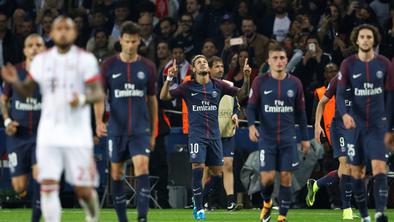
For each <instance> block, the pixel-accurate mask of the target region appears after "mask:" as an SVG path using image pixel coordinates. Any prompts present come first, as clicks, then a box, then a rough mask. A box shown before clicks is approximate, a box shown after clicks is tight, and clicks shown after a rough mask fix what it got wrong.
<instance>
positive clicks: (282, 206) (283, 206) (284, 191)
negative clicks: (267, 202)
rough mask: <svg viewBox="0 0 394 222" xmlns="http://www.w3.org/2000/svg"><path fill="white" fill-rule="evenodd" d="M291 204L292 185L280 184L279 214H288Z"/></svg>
mask: <svg viewBox="0 0 394 222" xmlns="http://www.w3.org/2000/svg"><path fill="white" fill-rule="evenodd" d="M290 204H291V187H285V186H282V185H280V189H279V215H282V216H286V215H287V211H289V208H290Z"/></svg>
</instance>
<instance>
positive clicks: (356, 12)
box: [341, 0, 380, 39]
mask: <svg viewBox="0 0 394 222" xmlns="http://www.w3.org/2000/svg"><path fill="white" fill-rule="evenodd" d="M364 23H367V24H371V25H374V26H376V27H378V28H380V26H379V22H378V20H377V18H376V14H375V12H374V11H373V10H372V8H371V7H369V6H368V5H365V4H361V3H360V1H358V0H352V1H351V2H350V4H349V7H348V10H347V13H346V15H345V17H344V19H343V27H342V28H341V30H342V32H343V33H344V34H345V35H346V37H347V39H348V38H349V36H350V33H351V31H352V30H353V28H354V27H356V26H358V25H361V24H364Z"/></svg>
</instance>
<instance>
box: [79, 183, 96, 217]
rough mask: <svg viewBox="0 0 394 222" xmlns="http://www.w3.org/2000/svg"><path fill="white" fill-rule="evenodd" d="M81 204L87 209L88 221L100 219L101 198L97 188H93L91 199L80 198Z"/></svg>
mask: <svg viewBox="0 0 394 222" xmlns="http://www.w3.org/2000/svg"><path fill="white" fill-rule="evenodd" d="M79 204H80V205H81V207H82V208H83V210H84V211H85V215H86V221H88V222H96V221H98V219H99V211H100V207H99V200H98V195H97V192H96V190H94V189H93V190H92V196H91V198H90V200H87V201H85V200H84V199H79Z"/></svg>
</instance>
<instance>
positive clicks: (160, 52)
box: [156, 40, 171, 75]
mask: <svg viewBox="0 0 394 222" xmlns="http://www.w3.org/2000/svg"><path fill="white" fill-rule="evenodd" d="M170 60H171V51H170V46H169V43H168V42H167V41H165V40H159V41H158V42H157V47H156V67H157V73H158V75H162V72H163V68H164V66H165V65H166V64H167V63H169V62H170Z"/></svg>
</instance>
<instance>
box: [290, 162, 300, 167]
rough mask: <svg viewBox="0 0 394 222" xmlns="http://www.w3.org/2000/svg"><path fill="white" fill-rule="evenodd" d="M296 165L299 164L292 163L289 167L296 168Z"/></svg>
mask: <svg viewBox="0 0 394 222" xmlns="http://www.w3.org/2000/svg"><path fill="white" fill-rule="evenodd" d="M298 164H299V163H298V162H297V163H292V164H291V166H292V167H296V166H298Z"/></svg>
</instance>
